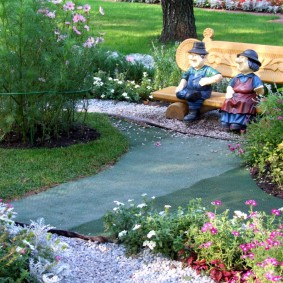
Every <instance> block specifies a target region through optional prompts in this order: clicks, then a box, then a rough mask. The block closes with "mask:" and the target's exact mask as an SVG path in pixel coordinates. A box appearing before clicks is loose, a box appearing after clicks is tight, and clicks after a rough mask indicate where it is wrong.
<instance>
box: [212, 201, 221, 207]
mask: <svg viewBox="0 0 283 283" xmlns="http://www.w3.org/2000/svg"><path fill="white" fill-rule="evenodd" d="M211 204H212V205H215V206H220V205H222V201H221V200H215V201H213V202H212V203H211Z"/></svg>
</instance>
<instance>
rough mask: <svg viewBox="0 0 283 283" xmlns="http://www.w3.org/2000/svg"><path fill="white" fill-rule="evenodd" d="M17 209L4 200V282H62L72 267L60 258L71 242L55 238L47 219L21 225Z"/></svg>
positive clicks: (0, 206)
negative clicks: (46, 222)
mask: <svg viewBox="0 0 283 283" xmlns="http://www.w3.org/2000/svg"><path fill="white" fill-rule="evenodd" d="M15 216H16V212H15V211H14V209H13V207H12V206H11V205H10V204H6V203H4V202H3V201H2V199H0V240H1V249H0V278H1V280H0V281H1V282H59V281H60V280H61V279H62V278H63V277H64V276H68V274H69V273H70V268H69V266H68V265H67V264H64V263H62V262H61V261H60V258H61V255H62V254H63V253H65V252H66V251H67V249H68V245H67V244H66V243H64V242H62V241H60V240H58V239H54V238H52V237H51V234H50V233H48V231H49V230H50V229H52V228H53V227H51V226H50V225H45V223H44V220H43V219H38V221H31V224H30V225H29V226H28V227H20V226H18V225H17V224H16V222H15V221H14V218H15Z"/></svg>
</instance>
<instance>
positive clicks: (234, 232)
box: [232, 231, 240, 237]
mask: <svg viewBox="0 0 283 283" xmlns="http://www.w3.org/2000/svg"><path fill="white" fill-rule="evenodd" d="M232 235H234V236H235V237H238V236H240V232H238V231H233V232H232Z"/></svg>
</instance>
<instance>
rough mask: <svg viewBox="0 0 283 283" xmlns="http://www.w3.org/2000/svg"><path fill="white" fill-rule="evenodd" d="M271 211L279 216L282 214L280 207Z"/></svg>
mask: <svg viewBox="0 0 283 283" xmlns="http://www.w3.org/2000/svg"><path fill="white" fill-rule="evenodd" d="M271 213H272V214H274V215H276V216H279V215H280V214H281V211H280V210H278V209H272V211H271Z"/></svg>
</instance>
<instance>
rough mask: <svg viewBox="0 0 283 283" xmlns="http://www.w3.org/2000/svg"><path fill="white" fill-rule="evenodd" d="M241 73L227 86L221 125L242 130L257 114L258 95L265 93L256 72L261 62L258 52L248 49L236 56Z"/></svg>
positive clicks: (227, 128) (226, 128) (225, 127)
mask: <svg viewBox="0 0 283 283" xmlns="http://www.w3.org/2000/svg"><path fill="white" fill-rule="evenodd" d="M235 61H236V63H237V68H238V70H239V72H240V73H239V74H238V75H237V76H236V77H234V78H233V79H232V80H231V81H230V83H229V86H228V87H227V90H226V96H225V97H226V99H225V101H224V103H223V105H222V107H221V126H222V127H223V128H224V129H225V130H232V131H241V130H245V129H246V125H247V123H249V121H251V119H252V118H253V117H254V116H255V114H256V103H257V95H262V94H264V87H263V82H262V81H261V80H260V78H259V77H258V76H257V75H256V74H254V72H256V71H257V70H258V69H259V67H260V66H261V63H260V62H259V60H258V54H257V53H256V52H255V51H254V50H252V49H247V50H245V51H244V52H242V53H241V54H238V55H237V58H236V60H235Z"/></svg>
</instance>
